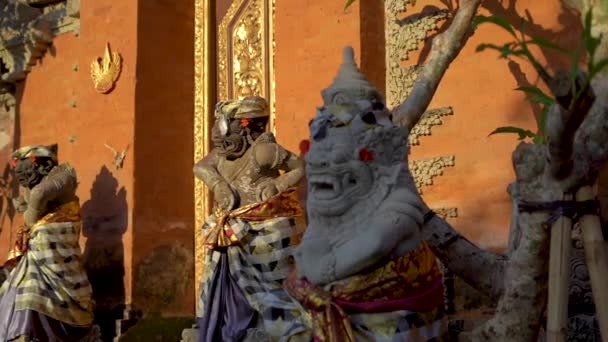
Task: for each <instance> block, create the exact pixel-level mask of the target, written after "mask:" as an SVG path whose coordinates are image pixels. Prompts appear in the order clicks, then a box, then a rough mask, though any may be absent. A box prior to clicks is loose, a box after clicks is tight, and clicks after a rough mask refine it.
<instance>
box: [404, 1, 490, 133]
mask: <svg viewBox="0 0 608 342" xmlns="http://www.w3.org/2000/svg"><path fill="white" fill-rule="evenodd" d="M480 4H481V0H462V1H460V8H459V9H458V11H457V12H456V15H455V16H454V20H453V21H452V23H451V25H450V27H449V28H448V29H447V30H446V31H445V32H443V33H441V34H439V35H437V36H436V37H435V39H433V44H432V48H431V58H430V60H429V62H428V63H426V64H425V66H424V67H423V69H422V71H421V73H420V75H419V76H418V79H417V80H416V83H415V84H414V88H413V89H412V92H411V94H410V95H409V96H408V98H407V99H406V100H405V102H403V103H402V104H401V105H399V106H398V107H397V108H396V109H395V110H394V111H393V114H394V116H395V122H396V123H399V124H401V125H403V126H406V127H408V128H409V129H412V127H414V125H416V123H417V122H418V120H420V117H421V116H422V114H424V112H425V111H426V109H427V108H428V106H429V104H430V103H431V100H432V99H433V95H435V92H436V91H437V87H438V86H439V82H440V81H441V79H442V78H443V75H444V74H445V72H446V70H447V69H448V67H449V66H450V64H451V63H452V61H453V60H454V59H455V58H456V56H458V53H460V50H461V49H462V47H463V46H464V44H465V43H466V41H467V40H468V37H469V33H470V32H471V23H472V22H473V18H474V16H475V14H476V13H477V9H478V8H479V5H480Z"/></svg>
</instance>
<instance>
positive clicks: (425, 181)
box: [384, 0, 458, 219]
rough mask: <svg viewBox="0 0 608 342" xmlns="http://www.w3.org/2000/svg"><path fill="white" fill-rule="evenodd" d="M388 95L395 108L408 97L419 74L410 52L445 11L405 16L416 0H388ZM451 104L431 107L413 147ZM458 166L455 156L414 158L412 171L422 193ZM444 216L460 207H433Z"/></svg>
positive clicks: (447, 112)
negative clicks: (410, 59) (405, 64)
mask: <svg viewBox="0 0 608 342" xmlns="http://www.w3.org/2000/svg"><path fill="white" fill-rule="evenodd" d="M384 3H385V18H386V32H385V33H386V65H387V68H386V70H387V71H386V93H387V94H386V96H387V103H388V105H389V106H390V107H391V108H392V107H395V106H397V105H398V104H399V103H400V102H401V101H403V99H405V98H406V97H407V96H409V94H410V92H411V90H412V88H413V86H414V83H415V82H416V78H417V77H418V73H419V71H420V67H421V65H420V64H414V65H409V66H404V65H403V62H404V61H407V60H408V58H409V54H410V53H411V52H413V51H417V50H418V49H420V48H421V43H422V42H423V41H425V40H426V39H427V38H428V35H429V33H430V32H433V31H434V30H436V29H437V28H438V27H439V24H440V22H441V21H443V20H445V19H447V17H448V12H447V11H446V10H434V11H431V12H428V13H417V14H413V15H407V16H406V15H405V12H406V10H407V9H408V6H411V5H414V4H415V0H386V1H385V2H384ZM453 114H454V113H453V110H452V108H451V107H444V108H436V109H431V110H428V111H427V112H426V113H424V115H423V116H422V119H421V120H420V121H419V122H418V124H417V125H416V126H415V127H414V128H413V129H412V131H411V132H410V135H409V142H410V145H411V146H412V147H414V146H418V145H420V137H421V136H430V135H431V131H432V127H433V126H437V125H441V124H443V117H445V116H448V115H453ZM454 165H455V156H453V155H448V156H439V157H434V158H429V159H423V160H411V161H410V170H411V172H412V175H413V176H414V180H415V182H416V186H417V187H418V189H419V191H420V193H422V192H423V188H425V187H428V186H431V185H433V179H434V178H436V177H438V176H441V175H443V169H444V168H446V167H453V166H454ZM433 210H435V212H436V213H437V214H438V215H439V216H442V217H443V218H446V219H447V218H454V217H457V216H458V210H457V208H433Z"/></svg>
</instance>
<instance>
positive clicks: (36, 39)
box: [0, 0, 80, 83]
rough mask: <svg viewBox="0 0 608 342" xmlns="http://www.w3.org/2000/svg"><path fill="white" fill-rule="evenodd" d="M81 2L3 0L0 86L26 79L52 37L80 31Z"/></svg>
mask: <svg viewBox="0 0 608 342" xmlns="http://www.w3.org/2000/svg"><path fill="white" fill-rule="evenodd" d="M79 8H80V2H79V0H61V1H56V0H55V1H49V0H47V1H43V0H38V1H33V0H32V1H20V2H16V1H10V0H0V83H15V82H18V81H20V80H23V79H24V78H25V75H26V74H27V73H28V72H29V71H30V68H31V67H32V66H33V65H34V64H35V63H36V60H37V59H38V58H40V57H42V56H43V55H44V53H45V52H46V51H47V49H48V48H49V46H50V45H51V43H52V41H53V38H54V37H55V36H57V35H59V34H62V33H65V32H78V29H79V17H80V10H79Z"/></svg>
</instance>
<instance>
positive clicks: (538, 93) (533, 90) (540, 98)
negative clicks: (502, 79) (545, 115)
mask: <svg viewBox="0 0 608 342" xmlns="http://www.w3.org/2000/svg"><path fill="white" fill-rule="evenodd" d="M515 90H519V91H523V92H525V93H527V94H529V95H532V96H531V97H530V101H532V102H535V103H542V104H544V105H545V106H550V105H552V104H553V103H555V99H554V98H552V97H551V96H549V95H547V94H545V93H543V91H542V90H540V89H539V88H537V87H531V86H530V87H519V88H515Z"/></svg>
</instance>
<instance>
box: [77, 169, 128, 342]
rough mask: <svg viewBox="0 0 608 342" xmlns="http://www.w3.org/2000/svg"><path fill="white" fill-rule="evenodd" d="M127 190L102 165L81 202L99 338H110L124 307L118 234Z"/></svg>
mask: <svg viewBox="0 0 608 342" xmlns="http://www.w3.org/2000/svg"><path fill="white" fill-rule="evenodd" d="M126 196H127V192H126V190H125V188H124V187H120V188H119V184H118V180H117V179H116V178H114V176H113V175H112V173H111V172H110V171H109V170H108V168H107V167H105V166H103V167H102V168H101V171H100V172H99V174H98V175H97V177H96V178H95V181H94V182H93V186H92V187H91V197H90V200H88V201H86V202H85V203H84V204H83V205H82V214H83V235H84V236H85V237H86V238H87V242H86V245H85V248H84V265H85V269H86V271H87V275H88V276H89V280H90V282H91V285H92V286H93V298H94V299H95V302H96V309H95V320H96V323H97V324H98V325H99V326H100V327H101V331H102V339H103V341H112V340H113V338H114V337H115V335H116V322H117V321H118V320H121V319H122V318H123V312H124V310H125V285H124V280H123V279H124V275H125V269H124V246H123V243H122V237H123V235H124V234H125V232H126V230H127V226H128V207H127V198H126Z"/></svg>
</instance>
